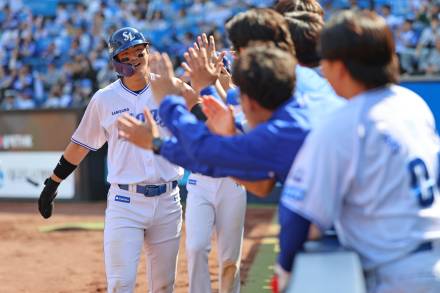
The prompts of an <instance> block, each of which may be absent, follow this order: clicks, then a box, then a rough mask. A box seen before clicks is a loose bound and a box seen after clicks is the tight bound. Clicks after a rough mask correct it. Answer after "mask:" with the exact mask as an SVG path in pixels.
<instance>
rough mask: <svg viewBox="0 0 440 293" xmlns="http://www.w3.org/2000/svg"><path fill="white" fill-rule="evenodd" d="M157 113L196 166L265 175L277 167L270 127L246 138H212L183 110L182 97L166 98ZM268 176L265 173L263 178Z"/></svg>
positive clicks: (243, 136) (275, 142)
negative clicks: (194, 161)
mask: <svg viewBox="0 0 440 293" xmlns="http://www.w3.org/2000/svg"><path fill="white" fill-rule="evenodd" d="M159 114H160V117H161V119H162V120H163V121H164V123H165V125H166V127H167V128H168V129H169V130H170V131H171V132H172V133H173V134H174V136H175V137H176V138H177V140H178V141H179V143H180V144H181V146H182V147H183V149H184V151H185V152H186V153H187V154H188V155H189V156H190V157H192V158H196V159H197V161H198V162H199V163H203V164H207V165H210V166H218V167H225V168H231V169H241V170H247V171H258V172H268V173H269V171H270V170H274V169H276V168H277V164H278V163H279V162H278V161H277V159H279V156H278V157H277V156H276V152H277V146H278V145H279V144H278V140H277V139H274V135H277V134H276V133H275V132H274V131H271V130H270V127H269V126H259V127H257V128H256V129H254V130H252V131H251V132H249V133H247V134H246V135H236V136H229V137H224V136H220V135H215V134H213V133H211V132H210V131H209V129H208V128H207V127H206V125H205V124H204V123H202V122H200V121H198V120H197V119H196V117H195V116H194V115H192V114H191V113H190V112H189V111H188V110H187V109H186V106H185V102H184V100H183V98H182V97H178V96H167V97H166V98H165V99H164V101H163V102H162V103H161V105H160V108H159ZM283 163H285V162H284V161H283ZM289 164H290V162H289ZM270 177H272V176H269V174H268V175H267V176H266V177H265V178H270Z"/></svg>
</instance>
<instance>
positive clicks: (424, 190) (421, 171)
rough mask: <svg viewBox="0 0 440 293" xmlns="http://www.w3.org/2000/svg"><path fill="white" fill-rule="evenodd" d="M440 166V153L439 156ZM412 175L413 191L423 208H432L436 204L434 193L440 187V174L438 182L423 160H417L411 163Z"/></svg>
mask: <svg viewBox="0 0 440 293" xmlns="http://www.w3.org/2000/svg"><path fill="white" fill-rule="evenodd" d="M438 162H439V166H440V153H439V154H438ZM408 167H409V171H410V173H411V190H412V192H413V194H414V195H415V197H416V198H417V200H418V202H419V205H420V206H421V207H424V208H426V207H430V206H431V205H432V204H433V203H434V193H435V192H434V191H435V189H436V188H439V187H440V172H439V175H438V178H437V182H435V180H434V179H433V178H431V177H430V176H429V173H428V168H427V167H426V164H425V162H424V161H423V160H422V159H419V158H416V159H414V160H412V161H411V162H409V166H408Z"/></svg>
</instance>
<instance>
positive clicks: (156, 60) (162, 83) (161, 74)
mask: <svg viewBox="0 0 440 293" xmlns="http://www.w3.org/2000/svg"><path fill="white" fill-rule="evenodd" d="M149 62H150V69H151V72H153V73H156V74H158V76H156V77H155V78H154V79H152V80H151V89H152V90H153V95H154V99H155V100H156V102H157V104H160V103H161V102H162V100H163V99H164V98H165V96H166V95H172V94H175V95H181V94H182V84H181V82H180V81H179V79H177V78H175V77H174V71H173V64H172V63H171V60H170V58H169V57H168V55H167V54H166V53H162V54H159V53H154V54H152V55H151V56H150V59H149Z"/></svg>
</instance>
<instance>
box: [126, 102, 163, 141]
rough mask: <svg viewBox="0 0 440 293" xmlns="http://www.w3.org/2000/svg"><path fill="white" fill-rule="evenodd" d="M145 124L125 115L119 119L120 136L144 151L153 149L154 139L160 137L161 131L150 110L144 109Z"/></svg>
mask: <svg viewBox="0 0 440 293" xmlns="http://www.w3.org/2000/svg"><path fill="white" fill-rule="evenodd" d="M144 116H145V123H144V122H142V121H139V120H137V119H136V118H134V117H132V116H130V115H128V114H124V115H122V116H121V117H119V118H118V134H119V137H122V138H124V139H126V140H128V141H129V142H131V143H133V144H135V145H137V146H138V147H141V148H144V149H151V148H152V141H153V138H155V137H158V136H159V130H158V128H157V125H156V122H154V119H153V117H152V116H151V113H150V110H149V109H148V108H145V109H144Z"/></svg>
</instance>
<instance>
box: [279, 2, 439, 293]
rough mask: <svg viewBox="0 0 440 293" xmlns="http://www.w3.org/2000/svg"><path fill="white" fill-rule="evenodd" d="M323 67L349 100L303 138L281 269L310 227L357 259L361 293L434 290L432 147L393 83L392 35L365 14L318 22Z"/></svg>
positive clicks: (428, 124) (289, 196)
mask: <svg viewBox="0 0 440 293" xmlns="http://www.w3.org/2000/svg"><path fill="white" fill-rule="evenodd" d="M320 46H321V53H322V57H323V61H322V68H323V73H324V75H325V76H326V77H327V78H328V80H329V81H330V83H331V85H332V86H333V88H334V89H335V91H336V93H338V94H339V95H341V96H343V97H345V98H346V99H347V100H348V103H347V104H346V105H345V106H344V107H342V108H341V109H339V110H337V111H336V112H335V113H333V114H332V115H331V116H330V117H329V118H328V119H327V120H326V121H325V123H322V124H320V126H318V127H317V128H315V129H314V130H313V131H312V132H311V134H310V135H309V136H308V138H307V140H306V142H305V144H304V146H303V147H302V149H301V151H300V152H299V154H298V156H297V158H296V159H295V162H294V164H293V167H292V169H291V171H290V173H289V177H288V179H287V181H286V182H285V186H284V191H283V193H282V198H281V202H282V204H283V205H282V206H283V207H284V208H283V209H282V210H280V213H281V214H282V213H287V214H288V215H289V219H290V222H295V223H296V224H295V225H292V226H291V230H292V231H291V233H289V234H290V235H295V237H293V238H290V239H289V243H288V245H289V247H290V248H291V250H290V254H284V255H281V256H280V259H279V264H280V265H281V267H282V269H283V270H284V271H285V272H289V271H291V270H292V265H293V258H294V256H295V253H296V252H297V251H299V250H300V249H301V247H302V245H303V243H304V242H305V240H306V238H307V233H308V227H309V225H310V223H314V224H316V225H318V226H319V227H320V228H321V229H323V230H324V229H326V228H328V227H330V226H332V225H334V226H335V228H336V231H337V233H338V236H339V239H340V241H341V242H342V244H343V245H345V246H346V247H348V248H349V249H352V250H354V251H356V252H358V253H359V255H360V257H361V261H362V266H363V268H364V270H365V273H366V277H367V286H368V291H369V292H375V293H383V292H408V293H409V292H415V293H418V292H440V277H439V276H440V199H439V192H438V184H439V183H440V182H439V179H438V178H439V167H440V166H439V151H440V142H439V137H438V135H437V133H436V130H435V122H434V118H433V115H432V113H431V111H430V110H429V108H428V106H427V105H426V103H425V102H424V101H423V99H422V98H420V97H419V96H417V95H416V94H415V93H413V92H411V91H409V90H407V89H404V88H402V87H400V86H397V85H395V83H396V82H397V78H398V67H397V57H396V55H395V46H394V42H393V39H392V33H391V31H390V29H389V28H388V27H387V25H386V22H385V20H384V19H383V18H381V17H379V16H377V15H376V14H375V13H373V12H354V11H345V12H342V13H341V14H338V15H336V16H335V17H333V18H332V20H331V21H330V22H329V23H328V24H327V25H326V27H325V28H324V30H323V32H322V34H321V40H320ZM281 237H283V235H281Z"/></svg>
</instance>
